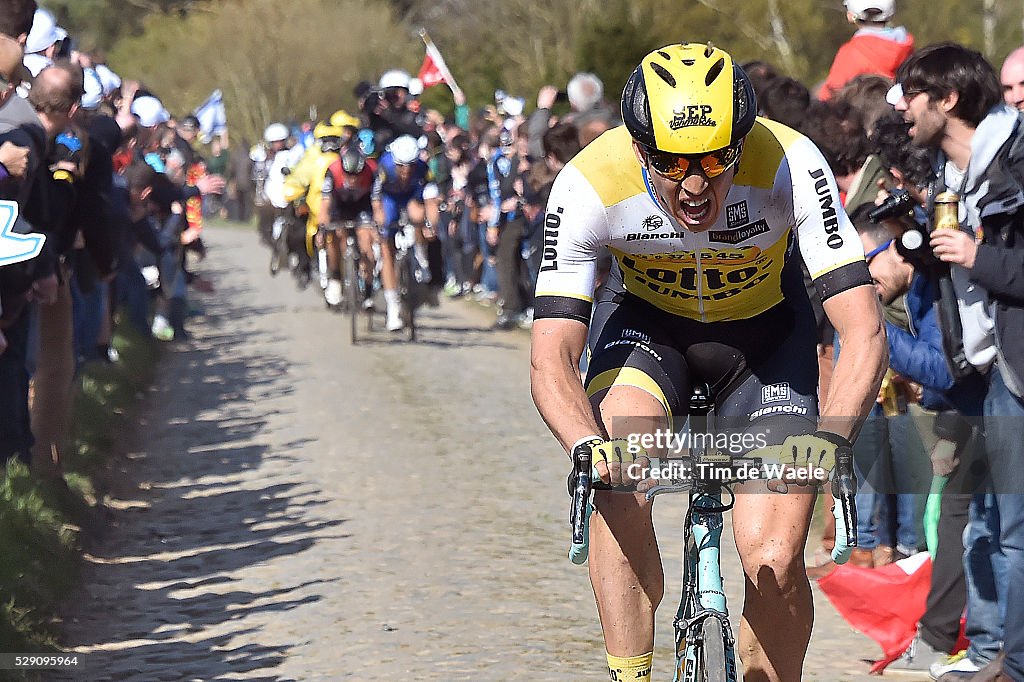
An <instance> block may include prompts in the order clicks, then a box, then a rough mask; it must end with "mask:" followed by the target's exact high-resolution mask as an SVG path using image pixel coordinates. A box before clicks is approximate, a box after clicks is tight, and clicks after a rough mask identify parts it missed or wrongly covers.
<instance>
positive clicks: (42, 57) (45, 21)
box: [25, 9, 68, 77]
mask: <svg viewBox="0 0 1024 682" xmlns="http://www.w3.org/2000/svg"><path fill="white" fill-rule="evenodd" d="M67 35H68V33H67V31H65V30H64V29H62V28H61V27H60V26H58V25H57V20H56V19H54V17H53V15H52V14H50V13H49V12H47V11H46V10H45V9H37V10H36V13H35V17H34V19H33V21H32V30H31V31H29V33H28V38H26V40H25V67H26V68H27V69H28V70H29V72H30V73H31V74H32V76H33V77H35V76H37V75H39V72H40V71H42V70H43V69H45V68H46V67H47V66H50V65H51V64H53V60H54V58H55V57H56V55H57V50H58V49H59V45H58V43H60V41H61V40H63V39H64V38H67Z"/></svg>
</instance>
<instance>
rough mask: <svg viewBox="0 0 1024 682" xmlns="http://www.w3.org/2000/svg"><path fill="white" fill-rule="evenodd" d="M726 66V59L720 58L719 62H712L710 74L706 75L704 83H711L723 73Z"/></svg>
mask: <svg viewBox="0 0 1024 682" xmlns="http://www.w3.org/2000/svg"><path fill="white" fill-rule="evenodd" d="M724 68H725V60H724V59H719V60H718V61H717V62H715V63H714V64H712V66H711V68H710V69H708V75H707V76H705V77H704V85H711V84H712V83H714V82H715V79H716V78H718V75H719V74H720V73H722V69H724Z"/></svg>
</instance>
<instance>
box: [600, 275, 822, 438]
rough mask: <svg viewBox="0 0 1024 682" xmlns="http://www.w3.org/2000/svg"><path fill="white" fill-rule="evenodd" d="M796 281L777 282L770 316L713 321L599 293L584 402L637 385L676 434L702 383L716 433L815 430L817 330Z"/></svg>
mask: <svg viewBox="0 0 1024 682" xmlns="http://www.w3.org/2000/svg"><path fill="white" fill-rule="evenodd" d="M789 269H790V268H787V270H789ZM798 272H799V271H798V269H797V273H798ZM798 277H799V275H798V274H795V275H793V276H790V277H785V276H784V285H783V291H784V294H785V300H784V301H783V302H782V303H780V304H778V305H776V306H774V307H773V308H771V309H770V310H768V311H766V312H764V313H761V314H759V315H756V316H754V317H751V318H748V319H744V320H729V321H722V322H714V323H706V322H699V321H696V320H691V319H688V318H684V317H680V316H677V315H672V314H670V313H667V312H665V311H663V310H661V309H659V308H656V307H655V306H653V305H651V304H650V303H648V302H646V301H644V300H643V299H640V298H638V297H636V296H633V295H631V294H629V293H627V292H624V291H622V290H619V291H616V290H613V289H609V288H607V287H605V288H603V289H602V290H601V292H600V293H599V294H598V297H597V300H596V302H595V307H594V317H593V321H592V323H591V327H590V338H589V343H588V345H589V351H590V364H589V368H588V370H587V377H586V380H585V387H586V389H587V395H590V396H593V395H595V394H597V393H599V392H601V391H603V390H605V389H608V388H610V387H612V386H615V385H627V386H634V387H637V388H640V389H642V390H644V391H646V392H647V393H650V394H651V395H653V396H654V397H655V398H657V399H658V401H659V402H661V404H662V405H663V406H664V408H665V410H666V412H667V414H668V415H669V420H670V423H669V428H673V429H675V428H677V427H678V426H680V425H681V424H682V423H683V422H684V421H685V417H686V415H687V413H688V410H689V400H690V395H691V393H692V391H693V386H694V384H695V383H696V382H707V383H708V384H709V385H710V386H711V390H712V394H713V395H714V396H715V415H716V416H715V421H716V424H717V427H716V428H717V430H725V429H728V430H729V431H736V432H754V431H757V432H759V433H763V432H766V431H769V432H770V437H771V440H770V442H769V444H778V443H781V442H782V441H783V440H784V439H785V438H786V437H787V436H790V435H795V434H803V433H810V432H813V431H814V430H815V429H816V428H817V416H818V399H817V389H818V363H817V353H816V346H817V332H816V325H815V319H814V313H813V311H812V309H811V306H810V302H809V301H808V299H807V293H806V290H805V289H804V287H803V284H802V281H800V280H799V279H798ZM787 285H788V286H787Z"/></svg>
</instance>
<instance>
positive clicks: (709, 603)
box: [673, 491, 738, 682]
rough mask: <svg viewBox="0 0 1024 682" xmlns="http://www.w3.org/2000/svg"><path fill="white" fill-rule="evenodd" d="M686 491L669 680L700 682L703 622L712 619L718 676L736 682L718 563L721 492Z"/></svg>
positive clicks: (703, 659)
mask: <svg viewBox="0 0 1024 682" xmlns="http://www.w3.org/2000/svg"><path fill="white" fill-rule="evenodd" d="M690 495H691V503H690V509H689V512H688V514H689V515H690V519H688V521H689V523H686V524H684V526H683V528H684V530H683V547H684V552H685V558H684V566H683V586H684V587H683V594H682V597H681V599H680V601H679V609H678V610H677V611H676V618H675V621H674V627H675V639H676V671H675V675H674V676H673V681H674V682H702V680H700V679H698V674H699V673H700V671H701V669H702V668H703V667H704V666H707V665H708V661H707V657H706V656H705V655H704V652H705V650H706V647H708V646H709V644H708V643H705V641H704V638H705V636H706V635H707V634H708V632H709V631H708V630H707V629H706V628H705V622H706V621H711V622H713V623H715V625H716V627H714V628H712V629H711V633H712V635H711V636H715V635H716V634H717V636H719V637H721V641H722V642H724V652H722V653H724V658H725V661H724V663H725V670H724V671H722V672H724V676H722V677H721V678H720V679H723V680H726V681H727V682H737V679H738V674H737V668H736V646H735V644H736V642H735V639H734V637H733V635H732V628H731V627H730V625H729V611H728V606H727V605H726V598H725V591H724V586H723V584H722V571H721V564H720V563H719V562H720V559H721V546H722V531H723V528H724V525H725V524H724V519H723V516H722V509H723V508H722V497H721V493H720V492H717V491H716V492H697V491H694V492H692V493H691V494H690ZM715 644H717V643H713V644H711V646H714V645H715ZM722 672H719V673H718V674H719V675H721V674H722ZM714 679H719V678H717V677H716V678H714Z"/></svg>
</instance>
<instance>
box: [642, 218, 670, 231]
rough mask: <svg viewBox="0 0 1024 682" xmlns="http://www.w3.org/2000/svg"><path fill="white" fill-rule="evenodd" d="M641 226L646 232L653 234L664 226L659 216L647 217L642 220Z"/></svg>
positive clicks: (663, 221)
mask: <svg viewBox="0 0 1024 682" xmlns="http://www.w3.org/2000/svg"><path fill="white" fill-rule="evenodd" d="M643 226H644V229H645V230H647V231H648V232H654V231H655V230H660V229H661V228H662V227H664V226H665V219H664V218H662V217H661V216H660V215H649V216H647V217H646V218H644V222H643Z"/></svg>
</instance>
